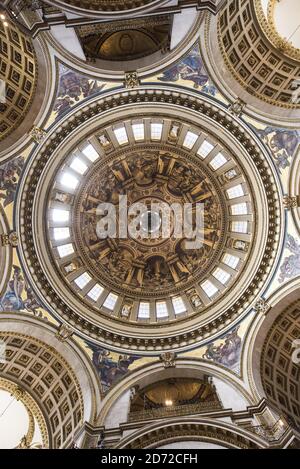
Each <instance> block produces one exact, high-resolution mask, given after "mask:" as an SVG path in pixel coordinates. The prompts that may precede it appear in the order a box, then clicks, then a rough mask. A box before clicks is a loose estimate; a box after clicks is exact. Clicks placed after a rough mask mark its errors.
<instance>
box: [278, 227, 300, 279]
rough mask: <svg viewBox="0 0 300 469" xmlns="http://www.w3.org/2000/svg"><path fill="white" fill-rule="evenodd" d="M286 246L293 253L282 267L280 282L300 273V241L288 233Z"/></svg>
mask: <svg viewBox="0 0 300 469" xmlns="http://www.w3.org/2000/svg"><path fill="white" fill-rule="evenodd" d="M285 247H286V249H288V251H290V253H291V254H290V255H289V256H287V257H286V258H285V259H284V262H283V264H282V265H281V267H280V276H279V283H283V282H285V281H287V280H290V279H292V278H294V277H297V276H298V275H300V243H299V242H298V241H296V240H295V238H294V237H293V236H292V235H290V234H288V235H287V241H286V246H285Z"/></svg>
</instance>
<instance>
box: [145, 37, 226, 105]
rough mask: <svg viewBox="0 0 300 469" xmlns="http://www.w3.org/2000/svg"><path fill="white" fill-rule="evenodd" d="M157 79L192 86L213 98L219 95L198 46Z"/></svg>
mask: <svg viewBox="0 0 300 469" xmlns="http://www.w3.org/2000/svg"><path fill="white" fill-rule="evenodd" d="M156 79H157V80H158V81H159V82H165V83H176V84H179V85H184V86H192V87H193V88H194V89H197V90H199V91H202V92H203V93H206V94H208V95H211V96H216V95H217V93H218V90H217V88H216V87H215V85H214V84H213V83H212V82H211V80H210V78H209V76H208V74H207V72H206V70H205V67H204V64H203V60H202V58H201V55H200V50H199V46H198V45H197V46H195V47H194V48H193V49H192V50H191V51H190V52H189V53H188V54H187V55H186V57H184V58H183V59H182V60H180V62H178V63H177V64H175V65H172V66H171V67H169V68H168V69H166V70H164V71H163V72H162V73H161V74H160V75H158V76H157V77H156ZM147 81H148V80H147ZM149 81H150V80H149ZM151 81H153V79H151Z"/></svg>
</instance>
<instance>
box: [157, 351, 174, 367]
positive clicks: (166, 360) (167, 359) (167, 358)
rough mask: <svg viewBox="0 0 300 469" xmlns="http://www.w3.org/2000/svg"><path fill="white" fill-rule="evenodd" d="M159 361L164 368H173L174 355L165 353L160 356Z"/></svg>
mask: <svg viewBox="0 0 300 469" xmlns="http://www.w3.org/2000/svg"><path fill="white" fill-rule="evenodd" d="M160 359H161V361H162V362H163V365H164V367H165V368H175V366H176V365H175V360H176V353H174V352H165V353H162V354H161V356H160Z"/></svg>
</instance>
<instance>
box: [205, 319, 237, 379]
mask: <svg viewBox="0 0 300 469" xmlns="http://www.w3.org/2000/svg"><path fill="white" fill-rule="evenodd" d="M238 331H239V327H236V328H235V329H233V330H232V331H231V332H229V333H228V334H226V335H225V336H224V337H223V339H222V341H221V344H220V345H216V344H215V342H212V343H211V344H209V345H208V347H207V349H206V352H205V353H204V354H203V356H202V358H204V359H205V360H209V361H213V362H215V363H218V364H219V365H223V366H226V367H227V368H231V369H233V370H236V369H237V367H238V366H239V362H240V355H241V350H242V339H241V337H240V336H239V335H238Z"/></svg>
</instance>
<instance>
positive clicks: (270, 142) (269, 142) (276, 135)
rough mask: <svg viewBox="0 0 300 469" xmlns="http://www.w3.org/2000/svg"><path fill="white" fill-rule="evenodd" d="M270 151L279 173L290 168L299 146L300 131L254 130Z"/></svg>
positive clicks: (273, 128)
mask: <svg viewBox="0 0 300 469" xmlns="http://www.w3.org/2000/svg"><path fill="white" fill-rule="evenodd" d="M255 131H256V133H257V134H258V135H259V136H260V137H261V139H262V141H263V142H264V144H265V145H266V146H267V147H268V149H269V150H270V152H271V154H272V156H273V159H274V161H275V163H276V166H277V168H278V170H279V172H280V173H282V171H283V170H285V169H287V168H289V167H290V166H291V162H292V159H293V158H294V157H295V156H296V154H297V151H298V149H299V145H300V131H299V130H288V129H279V128H276V127H266V128H264V129H257V128H256V129H255Z"/></svg>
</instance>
